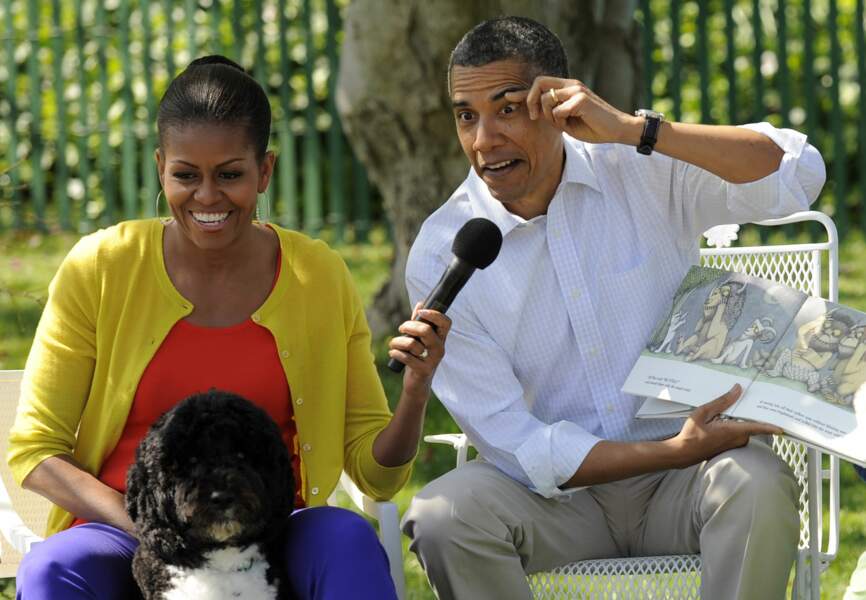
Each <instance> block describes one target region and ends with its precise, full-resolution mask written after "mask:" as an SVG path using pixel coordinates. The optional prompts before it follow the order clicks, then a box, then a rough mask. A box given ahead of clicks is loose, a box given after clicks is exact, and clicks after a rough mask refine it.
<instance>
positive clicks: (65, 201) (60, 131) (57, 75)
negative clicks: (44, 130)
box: [51, 0, 72, 230]
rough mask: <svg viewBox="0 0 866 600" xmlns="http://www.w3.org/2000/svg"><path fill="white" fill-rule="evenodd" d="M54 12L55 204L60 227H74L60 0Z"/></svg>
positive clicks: (57, 1)
mask: <svg viewBox="0 0 866 600" xmlns="http://www.w3.org/2000/svg"><path fill="white" fill-rule="evenodd" d="M51 5H52V12H53V13H54V15H53V17H54V31H53V32H52V37H53V39H54V43H53V46H54V48H53V49H54V52H53V54H54V56H53V59H54V99H55V105H56V109H57V141H56V142H55V146H54V147H55V150H54V204H55V206H56V207H57V211H58V213H59V217H60V227H62V228H63V229H66V230H69V229H72V222H71V220H70V219H69V195H68V194H67V193H66V180H67V179H68V177H69V175H68V167H67V164H66V102H65V100H64V98H63V96H64V94H65V90H66V85H65V82H64V80H63V55H64V44H63V22H62V14H63V12H62V10H61V6H60V0H53V1H52V3H51Z"/></svg>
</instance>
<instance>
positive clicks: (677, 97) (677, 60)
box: [670, 0, 683, 121]
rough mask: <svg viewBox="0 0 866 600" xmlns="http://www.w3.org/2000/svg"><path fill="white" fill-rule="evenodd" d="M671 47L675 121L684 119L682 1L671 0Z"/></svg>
mask: <svg viewBox="0 0 866 600" xmlns="http://www.w3.org/2000/svg"><path fill="white" fill-rule="evenodd" d="M671 46H672V48H673V60H671V78H670V93H671V99H672V100H673V111H672V112H673V115H674V121H679V120H681V119H682V115H683V111H682V90H681V89H680V86H681V85H682V82H681V81H680V69H681V68H682V64H681V63H682V53H683V51H682V49H681V48H680V0H671Z"/></svg>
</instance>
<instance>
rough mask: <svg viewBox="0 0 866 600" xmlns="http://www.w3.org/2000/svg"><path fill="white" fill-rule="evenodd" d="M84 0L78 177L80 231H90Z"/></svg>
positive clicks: (79, 15)
mask: <svg viewBox="0 0 866 600" xmlns="http://www.w3.org/2000/svg"><path fill="white" fill-rule="evenodd" d="M82 8H83V7H82V0H75V36H76V42H77V43H78V85H79V86H80V87H81V94H80V95H79V96H78V178H79V179H80V180H81V190H82V194H81V205H80V207H79V211H78V227H77V230H78V233H89V232H90V231H92V230H93V223H92V221H91V218H90V213H89V212H88V210H87V205H88V203H89V202H90V201H91V200H92V198H91V197H90V195H89V194H88V187H89V185H90V156H89V153H90V149H89V148H88V147H87V141H88V139H89V138H90V123H89V121H90V119H89V117H88V114H87V111H88V109H89V107H90V104H89V102H88V97H87V90H88V86H87V69H85V65H86V63H87V59H86V57H85V55H84V46H85V42H86V38H85V35H84V11H83V10H82Z"/></svg>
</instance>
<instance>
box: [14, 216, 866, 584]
mask: <svg viewBox="0 0 866 600" xmlns="http://www.w3.org/2000/svg"><path fill="white" fill-rule="evenodd" d="M76 239H77V236H75V235H72V234H63V233H52V234H50V235H43V234H19V235H13V234H8V233H7V234H3V235H0V369H20V368H22V367H23V366H24V361H25V359H26V356H27V352H28V350H29V347H30V341H31V339H32V336H33V332H34V330H35V327H36V323H37V321H38V318H39V314H40V312H41V310H42V305H43V304H44V301H45V296H46V287H47V284H48V282H49V281H50V279H51V277H52V275H53V274H54V272H55V270H56V269H57V266H58V265H59V264H60V261H61V260H62V259H63V256H64V255H65V254H66V252H67V251H68V249H69V248H70V247H71V246H72V244H74V243H75V240H76ZM339 250H340V252H341V254H342V255H343V257H344V258H345V260H346V262H347V263H348V265H349V268H350V269H351V270H352V273H353V275H354V277H355V280H356V282H357V285H358V288H359V290H360V292H361V294H362V296H363V297H364V298H365V300H367V301H369V300H370V299H371V298H372V296H373V294H374V293H375V291H376V290H377V289H378V287H379V285H381V283H382V282H383V281H384V280H385V278H386V277H387V273H388V264H389V260H390V256H391V249H390V246H389V245H388V243H387V241H386V240H385V236H384V234H383V233H382V231H376V232H374V234H373V235H372V237H371V241H370V243H368V244H351V245H345V246H342V247H340V248H339ZM864 256H866V242H864V239H863V237H862V236H861V235H852V236H850V238H849V239H848V240H847V241H846V243H845V244H844V245H843V247H842V249H841V252H840V265H841V266H840V285H839V291H840V300H841V302H842V303H843V304H847V305H849V306H852V307H854V308H856V309H858V310H861V311H866V261H864V260H863V257H864ZM375 351H376V354H377V356H378V358H379V359H380V360H379V362H380V364H382V365H384V357H385V342H384V341H381V342H378V343H377V344H376V347H375ZM380 373H381V377H382V381H383V384H384V386H385V390H386V392H387V394H388V397H389V399H390V401H391V402H392V403H393V402H394V401H395V400H396V398H397V397H398V395H399V391H400V384H401V377H400V376H398V375H395V374H394V373H391V372H390V371H388V370H387V369H384V368H383V369H381V371H380ZM456 430H457V428H456V426H455V425H454V423H453V421H452V420H451V418H450V417H449V416H448V415H447V413H446V412H445V410H444V409H443V408H442V406H441V405H440V404H439V403H438V402H436V401H435V400H434V401H432V402H431V403H430V407H429V409H428V415H427V420H426V423H425V433H441V432H447V431H456ZM453 464H454V453H453V452H452V451H450V450H449V449H448V448H446V447H443V446H431V445H428V444H425V445H423V446H422V448H421V450H420V453H419V456H418V461H417V463H416V466H415V469H414V471H413V475H412V479H411V481H410V483H409V485H408V486H407V487H406V488H405V489H404V490H402V491H401V492H400V493H399V494H398V495H397V496H396V498H395V502H396V503H397V505H398V506H399V508H400V510H401V512H402V511H404V510H405V509H406V507H407V506H408V504H409V502H410V500H411V498H412V496H413V495H414V494H415V493H416V492H417V491H418V490H419V489H420V488H421V487H422V486H423V485H424V483H425V482H428V481H430V480H431V479H433V478H435V477H437V476H438V475H440V474H442V473H444V472H446V471H447V470H448V469H450V468H451V467H453ZM841 482H842V494H841V506H842V511H841V519H840V532H841V538H840V551H839V555H838V558H837V559H836V560H835V561H834V562H833V564H832V565H831V567H830V569H829V570H828V571H827V573H825V574H824V576H823V577H822V588H823V590H824V594H823V596H824V597H826V598H841V597H842V594H843V591H844V589H845V586H846V585H847V582H848V578H849V576H850V573H851V571H852V569H853V568H854V566H855V565H856V563H857V559H858V557H859V555H860V553H861V552H862V551H864V550H866V485H863V484H861V483H860V482H859V480H858V479H857V478H856V475H855V473H854V470H853V468H851V466H850V465H847V464H843V465H842V477H841ZM824 522H825V524H826V523H827V518H826V516H825V519H824ZM403 544H404V570H405V572H406V579H407V587H408V596H409V598H411V599H413V600H422V599H424V600H426V599H433V594H432V592H431V591H430V589H429V587H428V585H427V582H426V579H425V578H424V574H423V572H422V570H421V568H420V566H419V565H418V562H417V561H416V560H415V557H414V555H412V554H410V553H409V552H408V548H407V545H408V541H407V540H406V539H404V540H403ZM11 589H12V586H11V585H10V586H8V587H7V589H6V590H2V589H0V598H2V597H7V596H6V595H5V594H9V593H10V590H11ZM9 597H11V596H9Z"/></svg>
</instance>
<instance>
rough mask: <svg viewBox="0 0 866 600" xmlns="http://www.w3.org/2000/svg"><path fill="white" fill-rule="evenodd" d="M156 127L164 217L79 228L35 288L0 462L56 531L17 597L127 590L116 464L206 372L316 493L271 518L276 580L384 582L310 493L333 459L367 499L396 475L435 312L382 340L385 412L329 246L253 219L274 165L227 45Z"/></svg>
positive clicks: (193, 76) (260, 94)
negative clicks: (264, 424) (393, 376)
mask: <svg viewBox="0 0 866 600" xmlns="http://www.w3.org/2000/svg"><path fill="white" fill-rule="evenodd" d="M157 126H158V130H159V140H160V147H159V150H157V152H156V161H157V168H158V171H159V178H160V182H161V184H162V188H163V192H164V194H165V199H166V201H167V204H168V206H169V208H170V211H171V214H172V216H173V219H171V220H170V221H167V222H163V221H160V220H156V219H153V220H145V221H132V222H127V223H121V224H119V225H117V226H114V227H110V228H108V229H105V230H102V231H99V232H97V233H95V234H93V235H89V236H86V237H84V238H82V240H81V241H79V242H78V244H76V246H75V247H74V248H73V249H72V251H71V252H70V253H69V256H67V258H66V259H65V261H64V262H63V264H62V265H61V267H60V269H59V270H58V273H57V275H56V276H55V278H54V280H53V281H52V283H51V286H50V288H49V299H48V304H47V305H46V308H45V311H44V313H43V315H42V318H41V320H40V323H39V327H38V329H37V333H36V337H35V340H34V343H33V348H32V350H31V352H30V355H29V357H28V359H27V366H26V369H25V373H24V380H23V383H22V395H21V403H20V407H19V411H18V417H17V420H16V423H15V425H14V427H13V430H12V432H11V434H10V440H9V454H8V460H9V464H10V466H11V468H12V470H13V473H14V474H15V477H16V478H17V480H18V481H19V483H21V484H22V485H23V486H24V487H26V488H28V489H30V490H33V491H35V492H38V493H40V494H42V495H43V496H45V497H47V498H48V499H50V500H51V501H52V502H53V503H54V504H55V505H56V506H55V507H54V509H53V511H52V513H51V515H50V518H49V524H48V533H49V534H55V535H52V536H51V537H49V538H48V539H47V540H46V541H45V542H43V543H41V544H39V545H37V546H35V547H34V549H33V550H32V551H31V552H30V553H29V554H28V555H27V556H26V557H25V559H24V562H23V563H22V565H21V568H20V570H19V574H18V582H17V586H18V597H19V598H40V599H44V598H63V599H67V598H70V599H71V598H106V599H107V598H129V597H134V596H135V594H136V593H137V592H136V588H135V584H134V582H133V580H132V577H131V572H130V566H129V565H130V560H131V558H132V555H133V553H134V551H135V547H136V545H137V542H136V539H135V531H134V530H133V526H132V523H131V521H130V520H129V518H128V516H127V514H126V511H125V509H124V501H123V493H124V491H125V476H126V470H127V468H128V467H129V465H130V464H131V462H132V460H133V457H134V450H135V447H136V446H137V444H138V442H139V441H140V440H141V438H142V437H143V436H144V434H145V432H146V431H147V428H148V426H149V425H150V424H151V423H152V422H153V421H154V420H155V419H156V417H157V416H159V414H161V413H163V412H165V411H166V410H168V409H169V408H170V407H171V406H173V405H174V404H175V403H177V402H178V401H180V400H181V399H183V398H184V397H186V396H187V395H189V394H191V393H194V392H197V391H202V390H207V389H209V388H211V387H216V388H221V389H226V390H229V391H232V392H234V393H237V394H240V395H242V396H245V397H247V398H248V399H250V400H252V401H253V402H255V403H256V404H258V405H259V406H261V407H262V408H264V409H265V410H266V411H267V412H268V413H269V414H270V415H271V416H272V417H273V418H274V420H275V421H276V422H277V423H278V425H279V426H280V427H281V429H282V431H283V434H284V438H285V440H286V442H287V443H288V444H290V447H291V448H293V449H294V450H295V452H296V454H297V455H298V456H299V460H297V461H296V464H295V465H294V466H295V468H296V480H297V481H298V482H299V490H298V499H297V505H298V506H306V507H321V508H313V509H310V510H303V511H297V512H295V513H294V514H293V516H292V518H291V521H290V524H289V533H288V535H287V536H286V557H287V560H286V568H287V571H288V573H289V579H290V582H289V584H290V587H292V588H293V590H294V592H295V594H296V595H297V596H298V597H302V598H306V597H316V598H349V597H351V598H376V599H379V598H389V597H394V589H393V585H392V583H391V581H390V577H389V575H388V565H387V559H386V558H385V556H384V552H383V550H382V549H381V546H379V544H378V541H377V540H376V539H375V535H374V534H373V532H372V530H371V528H370V527H369V525H367V524H366V523H365V522H364V521H363V519H361V518H360V517H358V516H356V515H354V513H351V512H349V511H343V510H339V509H332V508H328V507H323V505H324V504H325V501H326V498H327V497H328V495H329V494H330V492H331V490H333V488H334V486H335V485H336V482H337V480H338V478H339V475H340V472H341V470H343V469H345V470H346V472H347V473H348V474H349V475H350V476H351V477H352V479H353V480H354V481H355V482H356V483H357V484H358V485H359V486H360V487H361V489H362V490H364V491H365V492H366V493H367V494H369V495H371V496H373V497H374V498H388V497H390V496H391V495H392V494H393V493H394V492H396V491H397V490H398V489H399V488H400V487H401V486H402V485H403V484H404V483H405V481H406V479H407V478H408V476H409V471H410V465H411V462H412V458H413V456H414V454H415V452H416V449H417V445H418V440H419V437H420V432H421V426H422V422H423V416H424V409H425V406H426V402H427V398H428V396H429V389H430V381H431V378H432V376H433V372H434V370H435V368H436V366H437V365H438V363H439V361H440V360H441V359H442V355H443V353H444V340H445V337H446V335H447V332H448V329H449V326H450V322H449V321H448V319H447V318H446V317H444V316H443V315H441V314H440V313H437V312H433V311H421V312H420V313H419V314H420V316H423V317H424V319H426V320H427V321H429V322H430V323H432V324H433V325H435V328H434V327H431V326H430V325H427V324H424V323H421V322H418V321H409V322H406V323H403V325H402V326H401V327H400V332H401V333H402V334H404V335H403V336H399V337H397V338H394V339H393V340H392V341H391V343H390V350H389V354H390V356H392V357H396V358H398V359H400V360H401V361H403V362H404V363H405V364H406V365H407V369H406V373H405V376H404V379H403V391H402V395H401V398H400V402H399V404H398V406H397V408H396V410H395V413H394V415H393V417H392V416H391V414H390V412H389V411H388V408H387V404H386V400H385V397H384V393H383V391H382V387H381V383H380V382H379V380H378V376H377V373H376V370H375V368H374V365H373V359H372V355H371V353H370V334H369V330H368V327H367V324H366V321H365V318H364V312H363V306H362V304H361V301H360V299H359V297H358V294H357V293H356V291H355V289H354V287H353V285H352V282H351V279H350V276H349V273H348V270H347V269H346V267H345V265H344V263H343V262H342V260H341V259H340V258H339V257H338V255H337V254H336V253H335V252H333V251H331V250H330V249H328V248H327V246H326V245H325V244H324V243H322V242H319V241H313V240H310V239H308V238H306V237H305V236H303V235H300V234H298V233H294V232H291V231H287V230H284V229H281V228H279V227H275V226H270V225H268V226H266V225H262V224H259V223H256V222H254V221H253V216H254V213H255V206H256V197H257V194H259V193H262V192H264V191H265V190H266V189H267V187H268V183H269V182H270V177H271V174H272V173H273V168H274V155H273V153H271V152H268V151H267V143H268V137H269V135H270V107H269V104H268V100H267V97H266V95H265V93H264V91H263V90H262V88H261V87H260V86H259V85H258V84H257V83H256V82H255V81H254V80H253V79H252V78H250V77H249V76H248V75H246V73H244V72H243V70H242V69H241V67H239V66H238V65H237V64H235V63H233V62H231V61H229V60H228V59H225V58H223V57H219V56H212V57H207V58H204V59H199V60H196V61H194V62H193V63H192V64H191V65H190V66H189V67H188V68H187V69H186V71H184V72H183V73H182V74H181V75H179V76H178V77H177V78H176V79H175V80H174V81H173V82H172V83H171V85H170V86H169V88H168V90H167V91H166V93H165V96H164V97H163V99H162V101H161V102H160V107H159V114H158V121H157ZM410 336H412V337H410ZM70 525H75V526H73V527H71V528H70ZM337 532H338V533H337ZM313 590H315V596H314V594H313Z"/></svg>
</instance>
